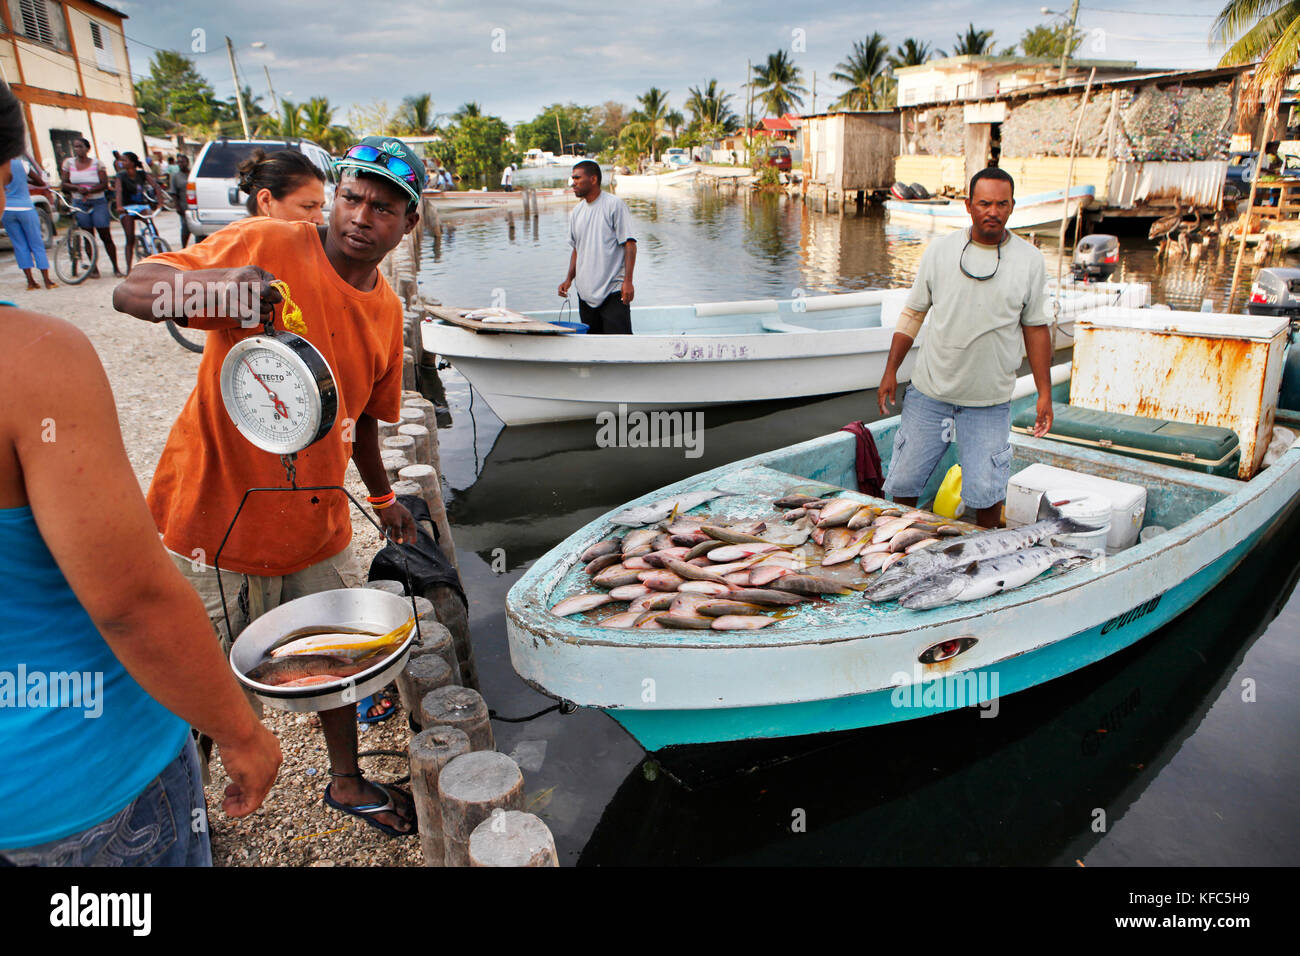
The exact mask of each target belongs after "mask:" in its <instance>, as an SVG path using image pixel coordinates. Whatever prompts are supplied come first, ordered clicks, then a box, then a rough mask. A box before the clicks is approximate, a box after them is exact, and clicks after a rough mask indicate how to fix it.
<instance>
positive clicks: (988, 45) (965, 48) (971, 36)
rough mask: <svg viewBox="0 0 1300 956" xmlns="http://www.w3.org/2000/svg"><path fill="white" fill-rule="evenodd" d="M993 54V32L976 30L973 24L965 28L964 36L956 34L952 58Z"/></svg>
mask: <svg viewBox="0 0 1300 956" xmlns="http://www.w3.org/2000/svg"><path fill="white" fill-rule="evenodd" d="M992 52H993V31H992V30H976V29H975V24H973V23H972V24H970V25H969V26H967V27H966V35H965V36H962V35H961V34H960V33H959V34H957V45H956V46H955V47H953V48H952V55H953V56H965V55H970V56H979V55H981V54H985V53H992Z"/></svg>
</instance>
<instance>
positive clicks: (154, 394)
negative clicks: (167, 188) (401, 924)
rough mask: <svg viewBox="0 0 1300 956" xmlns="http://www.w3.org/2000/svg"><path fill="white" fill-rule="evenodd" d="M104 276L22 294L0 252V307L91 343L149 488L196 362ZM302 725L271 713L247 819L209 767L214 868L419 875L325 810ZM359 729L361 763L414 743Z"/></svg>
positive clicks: (358, 539) (360, 522)
mask: <svg viewBox="0 0 1300 956" xmlns="http://www.w3.org/2000/svg"><path fill="white" fill-rule="evenodd" d="M158 224H159V232H160V233H161V234H162V236H163V238H164V239H166V240H167V241H168V242H170V243H171V244H172V246H173V247H174V248H178V247H179V245H180V224H179V220H178V218H177V216H176V214H175V213H162V214H161V215H159V217H158ZM61 228H65V227H64V226H61ZM113 233H114V238H115V239H116V240H117V241H118V255H119V257H120V256H121V255H122V250H123V247H124V240H123V237H122V233H121V227H120V226H117V225H114V226H113ZM61 235H62V233H61ZM101 254H102V249H101ZM101 269H102V270H103V273H104V277H103V278H100V279H88V280H87V281H85V282H84V283H82V284H81V285H79V286H64V285H60V286H59V287H58V288H57V289H51V290H44V289H42V290H40V291H35V292H29V291H27V288H26V285H27V281H26V279H25V278H24V276H23V274H22V273H21V272H19V271H18V267H17V266H16V265H15V263H14V258H13V253H12V252H9V251H5V252H0V298H3V299H8V300H9V301H11V302H14V303H16V304H18V305H19V306H21V307H23V308H26V309H31V310H33V311H37V312H44V313H46V314H48V315H54V316H58V317H60V318H63V319H67V320H68V321H70V322H72V323H73V324H75V325H76V326H77V327H78V328H80V329H81V330H82V331H83V332H84V333H85V334H86V335H87V337H88V338H89V339H90V341H91V342H92V343H93V344H94V346H95V350H96V351H97V352H98V353H99V358H100V361H101V362H103V364H104V369H105V371H106V372H107V373H108V380H109V382H110V384H111V385H112V388H113V396H114V398H115V400H116V402H117V414H118V419H119V423H120V426H121V430H122V439H123V442H124V443H125V445H126V451H127V455H128V456H129V457H130V460H131V465H132V467H133V468H134V469H135V474H136V477H137V478H138V479H139V480H140V488H141V490H142V491H143V490H144V489H146V488H148V486H149V481H150V479H151V477H152V476H153V471H154V468H155V467H156V466H157V463H158V458H159V456H160V455H161V454H162V449H163V445H164V444H165V443H166V440H167V434H168V432H169V431H170V429H171V426H172V422H173V421H174V420H175V418H176V416H177V414H178V413H179V412H180V410H181V408H182V406H183V405H184V404H185V400H186V398H188V396H189V393H190V391H191V390H192V389H193V387H194V379H195V375H196V374H197V372H198V368H199V359H200V357H199V356H198V355H194V354H193V353H191V352H188V351H186V350H185V349H183V348H181V347H180V346H179V345H177V344H176V343H175V342H174V341H173V340H172V338H171V336H170V335H168V334H167V331H166V329H165V328H163V326H161V325H157V326H155V325H151V324H149V323H146V322H141V321H139V320H137V319H133V318H130V317H128V316H125V315H122V314H120V313H118V312H115V311H114V310H113V305H112V295H113V288H114V286H115V284H116V282H117V280H115V279H114V278H113V277H112V268H111V266H108V265H107V257H106V256H103V257H102V258H101ZM51 275H53V272H51ZM55 281H58V279H57V277H55ZM69 386H70V387H74V386H75V383H69ZM347 486H348V488H349V490H350V491H352V492H353V494H354V495H364V494H365V490H364V487H363V486H362V485H361V483H360V481H359V479H358V477H357V474H356V471H355V469H354V468H352V467H351V466H349V468H348V480H347ZM353 529H354V537H353V541H354V543H355V545H356V547H357V550H358V553H359V555H360V557H361V559H362V565H363V567H369V563H370V559H371V557H373V555H374V553H375V552H376V551H377V550H378V547H379V537H378V534H377V533H376V532H375V530H374V528H373V527H372V526H371V525H370V524H369V522H367V521H366V519H365V518H363V517H361V515H360V514H358V513H357V512H356V511H355V509H354V510H353ZM308 719H309V717H308V715H305V714H289V713H282V712H279V711H267V715H266V717H265V723H266V725H267V727H268V728H269V729H270V730H271V731H272V732H273V733H275V734H276V736H277V737H278V738H279V739H280V747H281V749H282V751H283V753H284V765H283V766H282V767H281V768H280V775H279V778H278V779H277V780H276V783H275V786H274V787H273V788H272V790H271V793H270V795H269V796H268V798H267V800H266V803H265V804H264V805H263V806H262V808H261V809H260V810H258V811H257V813H255V814H253V815H252V816H250V817H247V818H245V819H243V820H232V819H230V818H229V817H227V816H226V815H225V814H224V813H222V812H221V797H222V793H223V791H224V789H225V786H226V784H227V783H228V782H229V780H228V778H226V776H225V775H224V773H222V772H221V767H220V763H219V762H214V765H213V783H212V786H210V787H208V790H207V796H208V813H209V823H210V827H211V836H212V855H213V862H214V863H215V864H216V865H217V866H250V865H260V866H268V865H269V866H307V865H310V866H333V865H339V866H344V865H366V866H374V865H388V866H394V865H396V866H403V865H407V866H409V865H420V864H421V863H422V859H421V855H420V847H419V841H418V840H416V839H402V840H394V839H390V838H388V837H386V836H384V835H383V834H382V833H380V832H379V831H378V830H375V829H373V828H371V827H369V826H367V825H366V824H364V823H362V822H361V821H360V820H358V819H356V818H355V817H351V816H347V815H344V814H341V813H338V812H337V811H334V810H330V809H329V808H327V807H326V806H325V805H324V804H323V803H322V802H321V794H322V793H323V791H324V789H325V784H326V782H327V781H328V780H329V776H328V770H329V766H328V764H329V761H328V758H327V756H326V753H325V742H324V739H323V738H322V736H321V733H320V731H319V730H314V729H311V728H310V727H308V725H307V721H308ZM358 729H359V731H360V749H361V750H362V751H363V752H364V751H367V750H398V751H403V752H404V751H405V750H406V745H407V741H408V740H409V737H410V733H409V730H408V728H407V726H406V721H405V719H404V718H403V717H402V716H401V715H400V714H399V715H396V716H394V717H392V718H390V719H389V720H387V721H385V722H383V723H381V724H376V725H372V726H370V727H365V726H363V727H360V728H358ZM362 766H363V769H364V770H366V771H367V773H369V774H372V775H373V776H374V777H375V778H376V779H378V780H380V781H388V780H393V779H396V778H397V777H399V776H402V775H404V774H405V773H406V762H405V760H404V759H398V758H393V757H383V758H363V760H362Z"/></svg>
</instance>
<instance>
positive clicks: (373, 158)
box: [334, 136, 426, 202]
mask: <svg viewBox="0 0 1300 956" xmlns="http://www.w3.org/2000/svg"><path fill="white" fill-rule="evenodd" d="M334 165H335V166H336V167H338V168H340V169H357V170H364V171H365V172H368V173H373V174H374V175H376V176H382V177H383V178H384V179H387V180H389V181H391V182H394V183H396V184H397V185H398V186H401V187H402V189H403V190H404V191H405V192H406V194H407V195H408V196H410V197H411V199H412V200H415V201H417V202H418V201H419V199H420V193H421V192H423V191H424V183H425V178H426V174H425V170H424V161H423V160H422V159H420V157H419V156H417V155H416V153H415V150H413V149H411V147H410V146H408V145H406V143H403V142H402V141H401V140H400V139H397V138H396V137H395V136H367V137H366V138H365V139H363V140H362V141H361V142H359V143H357V144H356V145H354V146H351V147H349V148H348V151H347V152H346V153H344V154H343V158H342V159H336V160H335V161H334Z"/></svg>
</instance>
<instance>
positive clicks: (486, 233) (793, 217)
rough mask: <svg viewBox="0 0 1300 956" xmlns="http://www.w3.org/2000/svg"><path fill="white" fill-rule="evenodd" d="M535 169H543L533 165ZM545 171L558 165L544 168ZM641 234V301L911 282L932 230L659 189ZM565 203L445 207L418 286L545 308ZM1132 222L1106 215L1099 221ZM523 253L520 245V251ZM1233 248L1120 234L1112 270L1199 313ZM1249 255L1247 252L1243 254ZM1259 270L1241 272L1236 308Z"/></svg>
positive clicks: (1221, 299) (560, 263) (1223, 292)
mask: <svg viewBox="0 0 1300 956" xmlns="http://www.w3.org/2000/svg"><path fill="white" fill-rule="evenodd" d="M537 172H538V173H540V172H541V171H537ZM548 175H550V176H551V177H552V178H554V176H555V175H556V174H554V173H549V174H548ZM625 201H626V202H627V204H628V208H629V210H630V211H631V213H632V217H633V221H634V223H635V231H636V233H637V235H636V238H637V244H638V257H637V267H636V275H635V282H636V289H637V299H636V301H637V304H638V305H680V304H689V303H694V302H704V301H709V300H729V299H741V298H766V297H769V296H775V297H782V298H783V297H789V296H791V295H793V294H794V292H793V290H794V289H796V288H798V289H802V290H804V292H805V293H808V294H816V293H830V292H848V291H854V290H858V289H866V288H879V287H898V286H906V285H909V284H910V283H911V282H912V280H913V279H914V278H915V276H916V270H917V268H918V266H919V265H920V260H921V254H922V252H923V251H924V249H925V245H926V243H927V242H928V241H929V240H930V239H931V238H933V237H934V235H936V234H935V233H929V232H927V231H926V230H924V229H922V228H919V227H915V226H910V225H897V224H891V223H890V222H889V221H888V218H887V217H886V214H885V213H884V211H883V210H882V209H881V208H879V207H874V206H870V205H869V206H867V207H865V208H864V209H862V210H857V209H856V208H854V207H853V206H851V205H850V206H849V207H848V208H847V209H846V210H845V212H844V214H843V215H839V214H837V213H834V212H832V213H824V212H820V211H814V210H811V209H809V208H808V207H807V206H805V205H804V204H803V203H801V202H799V201H797V200H795V199H792V198H789V197H787V196H785V195H783V194H776V195H773V194H760V193H751V192H748V191H744V190H735V191H733V190H730V189H725V190H723V189H710V188H699V189H693V190H692V189H687V188H665V189H663V190H661V191H660V193H659V194H658V195H657V196H654V197H642V196H629V197H625ZM569 208H570V204H568V203H560V204H554V205H550V206H547V207H545V208H543V209H542V210H541V212H540V213H539V215H537V216H536V217H531V219H532V221H531V223H530V224H529V226H528V227H527V229H525V230H524V233H523V234H525V235H529V237H530V238H531V243H530V244H528V245H527V246H526V247H525V246H524V245H523V244H521V243H520V242H519V241H518V239H519V238H520V235H521V234H520V233H519V231H518V221H517V218H516V217H514V216H513V215H512V216H506V215H504V214H503V213H502V212H500V211H498V210H486V211H483V212H479V213H463V214H457V215H448V216H445V217H444V218H443V219H442V228H441V234H440V235H438V236H430V237H428V238H427V239H426V245H427V247H428V248H429V249H430V250H431V255H428V256H426V257H425V259H424V261H423V274H422V276H421V280H422V281H421V285H422V287H424V288H426V289H428V290H429V291H430V292H431V293H432V294H433V295H435V296H437V297H438V298H441V299H442V300H443V301H446V302H453V301H454V302H457V303H463V304H476V303H478V304H486V303H487V298H488V296H490V293H491V290H492V289H494V288H502V289H504V290H505V292H506V295H507V297H508V299H509V302H510V305H511V307H512V308H517V309H521V310H530V309H539V308H550V307H551V306H552V304H553V298H554V297H553V295H552V290H553V289H554V288H555V286H557V285H558V284H559V280H560V279H561V278H562V277H563V274H564V270H565V267H566V266H567V262H568V251H569V246H568V224H567V216H568V211H569ZM1121 227H1122V228H1128V229H1131V228H1132V227H1131V226H1128V225H1126V224H1118V225H1117V224H1115V223H1114V222H1110V223H1103V228H1106V229H1119V228H1121ZM1056 238H1057V237H1056V234H1055V233H1052V234H1051V235H1047V234H1044V235H1042V236H1040V237H1039V241H1040V243H1041V247H1042V250H1043V255H1044V258H1045V259H1046V261H1047V272H1048V275H1049V276H1055V275H1056V274H1057V273H1058V267H1060V268H1059V271H1061V272H1063V273H1065V274H1068V271H1069V268H1068V259H1069V249H1068V248H1067V250H1066V256H1065V261H1064V263H1063V264H1062V260H1061V257H1060V256H1058V255H1057V252H1056ZM525 250H526V251H525ZM1235 253H1236V248H1235V246H1233V247H1231V248H1229V249H1226V250H1224V254H1223V255H1222V256H1221V255H1220V254H1219V252H1218V250H1217V248H1215V249H1210V250H1208V251H1207V252H1206V253H1205V255H1204V256H1202V257H1201V258H1200V259H1198V260H1192V259H1190V258H1188V257H1185V256H1184V257H1172V258H1169V259H1167V260H1165V259H1158V258H1157V255H1156V247H1155V244H1154V243H1151V242H1148V241H1147V240H1146V238H1145V235H1144V234H1142V235H1122V236H1121V238H1120V266H1119V270H1118V272H1117V275H1116V278H1117V279H1120V280H1123V281H1130V282H1148V283H1150V284H1151V287H1152V301H1154V302H1158V303H1165V304H1168V305H1170V306H1172V307H1173V308H1175V309H1187V310H1193V311H1195V310H1199V309H1200V308H1201V303H1202V301H1203V300H1204V299H1207V298H1208V299H1210V300H1211V302H1212V303H1213V306H1214V308H1216V309H1220V310H1222V309H1224V308H1226V304H1227V293H1228V289H1229V286H1230V285H1231V283H1232V268H1233V261H1234V260H1233V257H1234V255H1235ZM1248 255H1249V254H1248ZM1256 271H1257V267H1255V266H1254V264H1253V262H1251V261H1250V260H1249V258H1248V259H1247V261H1246V263H1245V264H1244V267H1243V269H1242V278H1241V282H1240V284H1239V291H1238V307H1239V308H1240V307H1242V301H1243V298H1244V290H1246V289H1249V286H1250V282H1251V279H1252V278H1253V276H1254V273H1255V272H1256Z"/></svg>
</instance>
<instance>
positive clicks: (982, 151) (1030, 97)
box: [895, 65, 1250, 217]
mask: <svg viewBox="0 0 1300 956" xmlns="http://www.w3.org/2000/svg"><path fill="white" fill-rule="evenodd" d="M1248 69H1250V66H1249V65H1247V66H1241V67H1225V68H1217V69H1213V70H1186V71H1173V72H1164V73H1152V74H1146V75H1142V76H1136V77H1126V78H1121V79H1108V80H1106V81H1104V82H1101V81H1099V82H1096V83H1094V84H1093V85H1092V88H1091V89H1090V90H1088V91H1087V95H1086V97H1085V91H1084V89H1083V87H1084V84H1082V83H1078V82H1071V83H1069V84H1067V85H1066V86H1055V87H1050V88H1046V89H1021V90H1014V91H1011V92H1009V93H1006V94H1002V95H999V96H991V97H984V98H980V99H967V100H963V101H960V102H938V103H928V104H918V105H916V106H905V107H903V108H902V110H901V113H902V121H901V132H900V136H899V139H898V143H899V153H900V155H899V156H898V158H897V160H896V164H895V170H896V173H897V176H898V179H900V180H902V181H903V182H907V183H913V182H919V183H921V184H922V185H923V186H925V187H926V188H927V189H928V190H929V191H930V192H932V193H937V192H939V191H941V190H943V189H950V190H953V191H956V192H959V193H964V192H965V189H966V183H967V182H969V180H970V177H971V176H972V175H973V174H974V173H975V172H977V171H978V170H979V169H981V168H983V167H984V166H986V165H992V164H996V165H998V166H1000V167H1002V168H1003V169H1005V170H1007V172H1009V173H1010V174H1011V175H1012V176H1014V177H1015V179H1016V194H1017V196H1020V195H1032V194H1036V193H1044V192H1049V191H1055V190H1060V189H1063V188H1064V187H1065V184H1066V180H1067V178H1069V179H1070V181H1071V184H1072V185H1073V186H1080V185H1091V186H1093V187H1094V188H1095V190H1096V192H1095V202H1096V205H1097V207H1099V209H1098V210H1097V211H1096V212H1095V213H1094V214H1093V215H1097V214H1100V215H1104V216H1106V217H1129V216H1148V217H1149V216H1158V215H1163V214H1165V213H1167V212H1171V211H1172V210H1173V209H1174V208H1176V207H1178V206H1181V207H1183V208H1185V207H1189V206H1190V207H1191V208H1193V209H1199V210H1203V211H1206V212H1209V213H1211V214H1212V213H1213V212H1214V211H1215V210H1216V209H1217V207H1218V205H1219V202H1220V199H1221V196H1222V194H1223V185H1224V181H1225V178H1226V174H1227V165H1228V162H1227V160H1228V150H1229V145H1230V140H1231V137H1232V133H1233V131H1234V129H1236V127H1237V125H1238V115H1237V101H1238V90H1239V85H1240V81H1239V77H1240V75H1241V74H1242V73H1243V72H1244V71H1246V70H1248ZM1081 113H1082V116H1081V115H1080V114H1081ZM1076 136H1077V139H1076ZM1072 155H1073V165H1072V164H1071V156H1072Z"/></svg>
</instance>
